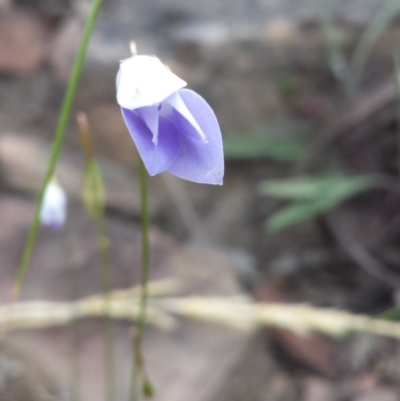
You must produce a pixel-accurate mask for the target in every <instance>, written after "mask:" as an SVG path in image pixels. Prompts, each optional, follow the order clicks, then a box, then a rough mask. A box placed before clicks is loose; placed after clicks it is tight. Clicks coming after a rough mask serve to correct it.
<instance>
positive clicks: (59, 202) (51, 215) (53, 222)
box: [39, 180, 67, 230]
mask: <svg viewBox="0 0 400 401" xmlns="http://www.w3.org/2000/svg"><path fill="white" fill-rule="evenodd" d="M39 219H40V223H41V224H42V225H43V226H46V227H49V228H51V229H54V230H58V229H61V228H62V227H63V226H64V224H65V221H66V219H67V195H66V194H65V192H64V190H63V188H62V187H61V186H60V185H59V184H58V183H57V182H56V181H54V180H53V181H51V182H50V183H49V184H48V185H47V187H46V189H45V192H44V198H43V204H42V208H41V210H40V216H39Z"/></svg>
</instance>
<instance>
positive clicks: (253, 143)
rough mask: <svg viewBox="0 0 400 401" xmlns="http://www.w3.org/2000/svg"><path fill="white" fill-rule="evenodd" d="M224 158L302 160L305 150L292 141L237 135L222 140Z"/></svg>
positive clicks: (305, 153)
mask: <svg viewBox="0 0 400 401" xmlns="http://www.w3.org/2000/svg"><path fill="white" fill-rule="evenodd" d="M224 153H225V158H226V159H231V160H246V159H247V160H248V159H261V158H269V159H273V160H278V161H299V160H304V159H305V157H306V155H307V152H306V150H305V149H304V147H303V146H302V145H300V144H299V143H297V142H294V141H288V140H284V139H278V138H268V137H264V138H262V137H257V136H253V137H238V138H231V139H227V140H225V142H224Z"/></svg>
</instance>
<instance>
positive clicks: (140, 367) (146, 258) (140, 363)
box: [131, 160, 153, 400]
mask: <svg viewBox="0 0 400 401" xmlns="http://www.w3.org/2000/svg"><path fill="white" fill-rule="evenodd" d="M139 176H140V196H141V231H142V278H141V296H140V310H139V317H138V321H137V328H136V333H135V335H134V339H133V351H134V352H133V362H134V363H133V366H132V372H133V373H132V394H131V399H132V400H136V399H137V398H138V395H137V394H136V390H135V389H137V383H138V375H139V374H141V376H142V378H143V393H144V394H145V395H148V396H149V395H151V394H152V392H153V390H152V384H151V382H150V380H149V379H148V378H147V374H146V369H145V366H144V360H143V356H142V339H143V333H144V328H145V324H146V308H147V299H148V281H149V273H150V244H149V226H150V222H149V210H148V199H147V171H146V167H145V166H144V163H143V161H142V160H140V163H139Z"/></svg>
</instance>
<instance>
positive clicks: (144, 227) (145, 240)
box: [137, 160, 150, 344]
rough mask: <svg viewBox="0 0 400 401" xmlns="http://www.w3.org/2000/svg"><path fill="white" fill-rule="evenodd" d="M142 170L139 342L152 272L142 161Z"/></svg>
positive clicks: (145, 182) (139, 340)
mask: <svg viewBox="0 0 400 401" xmlns="http://www.w3.org/2000/svg"><path fill="white" fill-rule="evenodd" d="M139 170H140V197H141V220H142V221H141V231H142V280H141V284H142V293H141V299H140V315H139V319H138V326H137V341H138V342H139V344H140V343H141V341H142V337H143V331H144V326H145V323H146V307H147V298H148V286H147V283H148V281H149V272H150V245H149V225H150V223H149V210H148V205H147V172H146V168H145V166H144V163H143V161H142V160H140V165H139Z"/></svg>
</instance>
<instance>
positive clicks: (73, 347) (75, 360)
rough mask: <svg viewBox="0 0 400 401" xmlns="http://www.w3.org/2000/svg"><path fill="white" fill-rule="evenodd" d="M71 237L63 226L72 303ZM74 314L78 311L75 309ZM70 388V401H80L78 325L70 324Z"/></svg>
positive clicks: (74, 283)
mask: <svg viewBox="0 0 400 401" xmlns="http://www.w3.org/2000/svg"><path fill="white" fill-rule="evenodd" d="M72 248H73V247H72V243H71V237H70V233H69V230H68V224H66V225H65V227H64V230H63V250H64V261H65V266H66V271H65V273H66V275H67V276H70V280H69V298H70V300H71V302H74V301H75V300H76V299H77V297H78V282H77V278H76V275H75V270H76V268H77V266H76V262H75V260H74V259H73V250H72ZM75 313H79V311H78V310H77V309H76V308H75ZM69 331H70V344H69V349H70V386H71V391H72V398H71V399H72V400H73V401H81V399H82V396H81V369H80V363H79V351H80V335H79V323H77V322H73V321H71V322H70V325H69Z"/></svg>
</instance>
